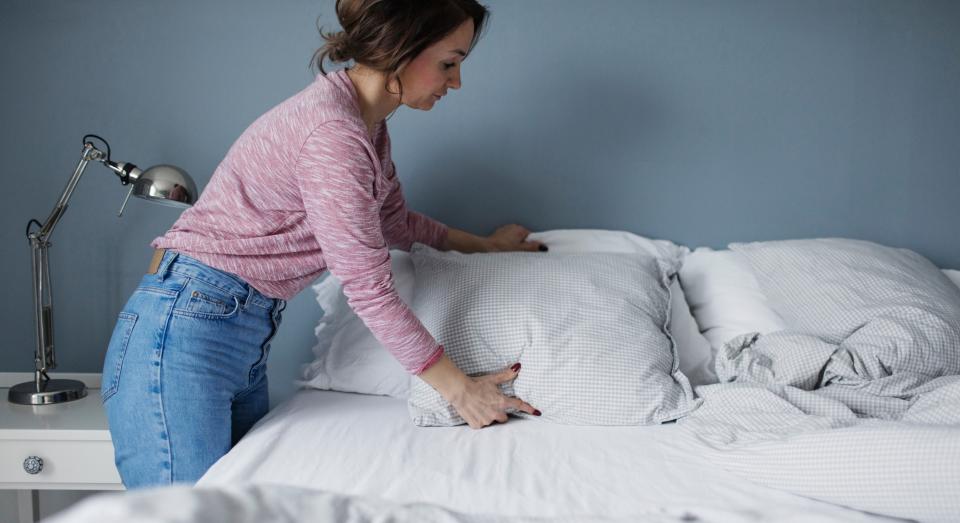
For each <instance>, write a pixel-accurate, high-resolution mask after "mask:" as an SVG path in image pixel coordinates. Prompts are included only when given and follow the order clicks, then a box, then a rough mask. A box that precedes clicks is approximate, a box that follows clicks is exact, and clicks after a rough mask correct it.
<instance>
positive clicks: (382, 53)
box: [311, 0, 490, 74]
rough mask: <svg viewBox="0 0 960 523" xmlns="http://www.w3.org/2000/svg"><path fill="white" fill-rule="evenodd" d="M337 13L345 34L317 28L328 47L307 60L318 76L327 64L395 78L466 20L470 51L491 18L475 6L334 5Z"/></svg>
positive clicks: (447, 2)
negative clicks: (470, 35) (350, 63)
mask: <svg viewBox="0 0 960 523" xmlns="http://www.w3.org/2000/svg"><path fill="white" fill-rule="evenodd" d="M336 11H337V18H338V19H339V20H340V26H341V27H342V28H343V30H342V31H339V32H329V33H324V32H323V29H322V28H321V29H320V36H322V37H323V39H324V40H326V44H324V46H323V47H321V48H320V49H318V50H317V51H316V52H315V53H314V54H313V59H312V60H311V62H312V63H313V65H314V66H315V67H316V68H317V69H318V70H319V71H320V72H321V73H326V71H324V69H323V62H324V60H328V59H329V60H330V61H331V62H347V61H349V60H353V61H354V62H356V63H358V64H361V65H364V66H367V67H370V68H371V69H375V70H377V71H380V72H383V73H387V74H393V73H395V72H396V71H397V69H399V68H400V66H401V65H403V64H404V63H406V62H408V61H410V60H412V59H413V58H414V57H416V56H417V55H418V54H420V52H421V51H423V50H424V49H426V48H427V47H430V46H431V45H433V44H434V43H436V42H438V41H440V40H442V39H443V37H445V36H447V35H448V34H450V33H452V32H453V31H454V30H455V29H457V28H458V27H460V24H462V23H464V22H466V21H467V20H469V19H472V20H473V28H474V32H473V41H472V42H470V49H473V46H474V45H476V43H477V39H478V38H479V36H480V32H481V30H482V29H483V26H484V22H485V21H486V19H487V17H488V16H489V14H490V13H489V11H488V10H487V8H486V7H484V6H482V5H480V4H479V3H477V1H476V0H337V4H336ZM468 52H469V50H468Z"/></svg>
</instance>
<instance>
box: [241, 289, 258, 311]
mask: <svg viewBox="0 0 960 523" xmlns="http://www.w3.org/2000/svg"><path fill="white" fill-rule="evenodd" d="M255 292H257V290H256V289H254V288H253V285H250V284H249V283H248V284H247V297H246V299H244V300H243V310H248V309H249V308H250V305H252V304H253V298H254V293H255Z"/></svg>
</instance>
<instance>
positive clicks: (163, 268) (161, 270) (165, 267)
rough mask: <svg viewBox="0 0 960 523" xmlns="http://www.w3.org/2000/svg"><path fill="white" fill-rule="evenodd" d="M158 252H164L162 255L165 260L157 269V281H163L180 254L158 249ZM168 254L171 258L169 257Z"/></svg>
mask: <svg viewBox="0 0 960 523" xmlns="http://www.w3.org/2000/svg"><path fill="white" fill-rule="evenodd" d="M158 251H163V253H162V254H161V255H160V256H161V257H162V258H163V259H162V261H161V262H160V266H159V267H157V279H158V280H160V281H163V280H164V279H166V277H167V274H168V272H169V269H170V266H171V265H173V262H174V260H176V259H177V256H179V255H180V253H179V252H177V251H171V250H168V249H158ZM168 254H169V256H167V255H168Z"/></svg>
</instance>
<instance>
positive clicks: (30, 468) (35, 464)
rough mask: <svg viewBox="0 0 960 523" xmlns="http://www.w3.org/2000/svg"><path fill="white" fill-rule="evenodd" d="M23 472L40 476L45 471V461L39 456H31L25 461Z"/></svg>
mask: <svg viewBox="0 0 960 523" xmlns="http://www.w3.org/2000/svg"><path fill="white" fill-rule="evenodd" d="M23 470H25V471H27V474H39V473H40V471H41V470H43V460H42V459H40V458H39V457H37V456H30V457H29V458H27V459H25V460H23Z"/></svg>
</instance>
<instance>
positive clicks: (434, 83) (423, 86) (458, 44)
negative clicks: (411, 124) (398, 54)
mask: <svg viewBox="0 0 960 523" xmlns="http://www.w3.org/2000/svg"><path fill="white" fill-rule="evenodd" d="M472 41H473V20H472V19H468V20H467V21H466V22H464V23H462V24H460V27H458V28H457V29H455V30H454V31H453V32H452V33H450V34H449V35H447V36H446V37H444V38H443V39H442V40H440V41H438V42H436V43H434V44H433V45H431V46H430V47H428V48H426V49H424V50H423V51H422V52H421V53H420V54H418V55H417V56H416V58H414V59H413V60H411V61H410V63H408V64H407V65H406V67H404V68H403V69H402V70H401V71H400V73H399V75H398V76H399V77H400V81H401V82H402V83H403V97H402V98H401V100H400V102H401V103H402V104H404V105H406V106H407V107H412V108H414V109H421V110H424V111H429V110H430V109H432V108H433V104H435V103H437V101H438V100H440V98H441V97H443V96H444V95H446V94H447V89H459V88H460V64H461V63H462V62H463V60H464V59H465V58H466V57H467V51H468V50H469V49H470V43H471V42H472ZM392 90H394V92H396V86H394V87H393V89H392Z"/></svg>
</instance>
